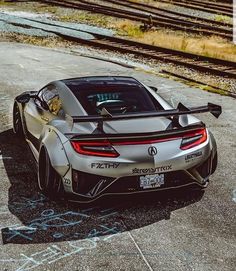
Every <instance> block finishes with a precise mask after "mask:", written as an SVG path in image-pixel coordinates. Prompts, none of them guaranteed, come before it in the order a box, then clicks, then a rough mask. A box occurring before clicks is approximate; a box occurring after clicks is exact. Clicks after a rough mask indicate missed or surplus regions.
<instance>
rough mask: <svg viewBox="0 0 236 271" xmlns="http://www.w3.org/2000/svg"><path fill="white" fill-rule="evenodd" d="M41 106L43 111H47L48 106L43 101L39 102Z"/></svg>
mask: <svg viewBox="0 0 236 271" xmlns="http://www.w3.org/2000/svg"><path fill="white" fill-rule="evenodd" d="M41 106H42V108H43V109H45V110H49V106H48V104H47V103H46V102H45V101H41Z"/></svg>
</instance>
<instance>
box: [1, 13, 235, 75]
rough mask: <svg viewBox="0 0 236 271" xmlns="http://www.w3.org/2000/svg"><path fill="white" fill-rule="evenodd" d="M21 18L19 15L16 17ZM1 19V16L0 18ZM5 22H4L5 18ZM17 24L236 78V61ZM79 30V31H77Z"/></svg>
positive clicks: (43, 25) (44, 24) (29, 23)
mask: <svg viewBox="0 0 236 271" xmlns="http://www.w3.org/2000/svg"><path fill="white" fill-rule="evenodd" d="M19 18H20V17H19ZM1 20H2V19H1ZM5 22H7V21H5ZM32 22H37V23H39V24H40V27H33V26H32ZM17 25H18V26H21V27H23V28H30V27H31V28H35V29H40V30H43V31H45V32H49V33H54V34H56V35H57V36H59V37H61V38H63V39H65V40H69V41H74V42H77V43H79V44H82V45H87V46H92V47H96V48H100V49H106V50H110V51H115V52H122V53H126V54H127V53H128V54H133V55H135V56H139V57H142V58H145V59H151V60H158V61H161V62H165V63H173V64H176V65H179V66H183V67H187V68H190V69H194V70H197V71H201V72H205V73H208V74H212V75H218V76H221V77H228V78H234V79H235V78H236V63H235V62H231V61H226V60H220V59H215V58H210V57H205V56H200V55H196V54H191V53H186V52H182V51H177V50H172V49H167V48H163V47H158V46H153V45H148V44H143V43H140V42H135V41H131V40H127V39H122V38H117V37H110V36H106V35H101V34H97V33H93V32H89V31H83V32H85V33H88V34H91V35H92V36H93V37H94V39H91V40H84V39H82V38H78V37H75V36H71V35H69V34H68V35H67V34H62V33H61V32H60V31H59V29H62V30H63V31H64V30H74V31H78V29H74V28H72V27H65V26H61V25H60V24H57V23H55V22H54V23H47V22H42V21H40V20H36V19H29V18H24V22H22V24H21V23H17ZM47 25H49V26H50V27H51V26H55V27H56V30H55V31H52V30H50V31H49V30H48V29H47ZM80 32H81V31H80Z"/></svg>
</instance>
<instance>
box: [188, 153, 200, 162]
mask: <svg viewBox="0 0 236 271" xmlns="http://www.w3.org/2000/svg"><path fill="white" fill-rule="evenodd" d="M199 156H202V152H201V151H198V152H195V153H191V154H188V155H186V156H185V161H186V163H188V162H189V161H193V160H194V159H195V158H197V157H199Z"/></svg>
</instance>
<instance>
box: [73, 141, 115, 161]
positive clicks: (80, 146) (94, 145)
mask: <svg viewBox="0 0 236 271" xmlns="http://www.w3.org/2000/svg"><path fill="white" fill-rule="evenodd" d="M71 145H72V146H73V148H74V150H75V151H76V152H78V153H80V154H84V155H93V156H101V157H118V156H119V153H118V152H117V151H116V150H115V149H114V148H113V147H112V145H111V143H110V142H109V141H106V140H104V141H96V142H91V141H89V142H85V141H72V142H71Z"/></svg>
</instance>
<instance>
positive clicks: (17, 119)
mask: <svg viewBox="0 0 236 271" xmlns="http://www.w3.org/2000/svg"><path fill="white" fill-rule="evenodd" d="M13 129H14V133H15V134H16V135H17V136H18V137H19V138H24V130H23V126H22V121H21V115H20V110H19V107H18V105H17V103H15V104H14V107H13Z"/></svg>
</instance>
